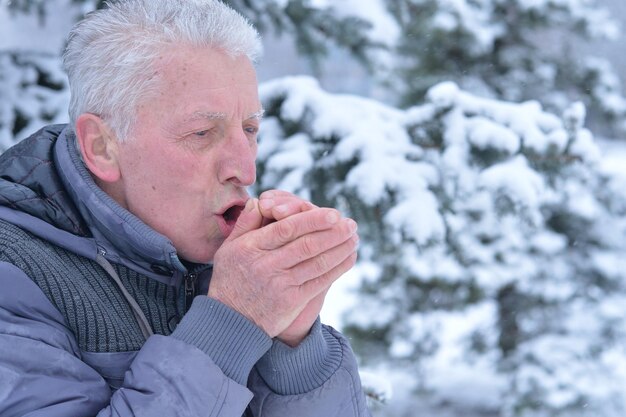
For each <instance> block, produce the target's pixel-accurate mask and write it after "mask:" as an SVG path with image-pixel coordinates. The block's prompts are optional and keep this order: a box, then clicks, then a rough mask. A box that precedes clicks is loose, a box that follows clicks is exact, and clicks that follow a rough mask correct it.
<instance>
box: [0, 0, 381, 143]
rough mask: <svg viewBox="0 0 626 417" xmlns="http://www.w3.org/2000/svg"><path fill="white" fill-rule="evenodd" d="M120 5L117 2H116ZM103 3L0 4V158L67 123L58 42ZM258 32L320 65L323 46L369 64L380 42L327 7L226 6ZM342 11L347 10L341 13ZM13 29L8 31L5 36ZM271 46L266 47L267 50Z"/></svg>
mask: <svg viewBox="0 0 626 417" xmlns="http://www.w3.org/2000/svg"><path fill="white" fill-rule="evenodd" d="M118 1H123V0H118ZM104 3H105V1H104V0H46V1H43V0H12V1H9V2H0V26H3V27H4V28H5V31H7V32H8V35H9V37H10V38H9V39H8V40H6V41H5V42H3V43H0V98H2V108H0V152H1V151H2V150H4V149H6V148H7V147H8V146H10V145H11V144H13V143H15V141H16V140H21V139H23V138H24V137H25V136H26V135H28V134H30V133H32V131H33V129H34V127H37V126H41V125H43V124H46V123H50V122H61V121H66V120H67V117H66V116H65V115H66V113H67V102H68V99H67V95H68V91H67V85H66V81H65V75H64V74H63V72H62V71H61V69H60V68H61V64H60V60H61V53H62V49H63V47H64V39H65V37H66V36H67V33H68V32H69V30H70V28H71V26H72V25H73V24H74V22H76V21H77V20H78V19H79V18H80V17H81V16H82V15H84V14H85V13H87V12H89V11H92V10H95V9H98V8H101V7H104ZM225 3H227V4H229V5H230V6H231V7H233V8H234V9H236V10H238V11H239V12H241V13H242V14H243V15H245V16H246V17H247V18H248V19H249V20H250V21H251V22H252V23H253V24H254V25H255V26H256V27H257V28H259V30H260V31H261V32H269V33H275V34H278V35H284V36H288V37H291V38H293V40H294V44H295V45H296V47H297V49H298V50H299V52H300V53H301V54H303V55H305V56H307V57H308V58H310V60H311V63H312V64H313V65H314V66H318V65H319V64H320V63H321V61H322V60H323V59H324V57H325V56H326V55H327V53H328V50H329V48H331V47H340V48H346V49H347V50H349V51H350V52H351V53H352V54H353V55H354V56H355V57H356V58H357V59H358V60H359V61H360V62H361V63H362V64H364V65H365V66H368V65H369V64H368V63H369V62H371V60H372V58H371V53H372V52H373V51H377V50H381V49H382V43H381V42H380V41H379V40H377V38H376V37H375V36H369V32H370V29H371V28H372V24H371V23H370V22H368V21H367V20H365V19H363V18H360V17H357V16H355V15H354V14H353V13H350V12H349V11H347V10H344V11H341V10H339V9H338V8H336V7H334V6H333V5H332V4H331V3H325V2H316V3H313V2H311V1H308V0H267V1H263V2H251V1H244V0H225ZM344 9H346V8H345V7H344ZM10 30H12V31H10ZM269 47H271V45H270V46H269Z"/></svg>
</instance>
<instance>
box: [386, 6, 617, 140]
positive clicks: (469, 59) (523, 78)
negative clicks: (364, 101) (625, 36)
mask: <svg viewBox="0 0 626 417" xmlns="http://www.w3.org/2000/svg"><path fill="white" fill-rule="evenodd" d="M387 3H388V7H389V10H390V13H391V14H392V15H393V16H394V17H395V20H396V22H397V24H398V26H399V27H400V32H401V34H400V37H399V41H398V50H397V52H396V54H395V56H396V57H397V63H398V65H397V69H398V74H399V78H398V79H400V80H401V81H400V82H399V83H396V84H397V85H396V88H397V91H399V92H401V93H402V94H403V96H404V104H407V105H412V104H414V103H416V102H419V101H421V100H422V99H423V97H424V93H425V92H426V91H427V90H428V89H429V88H430V87H431V86H433V85H434V84H436V83H438V82H441V81H447V80H452V81H455V82H456V83H457V84H458V85H460V86H461V87H462V88H463V89H464V90H466V91H472V92H474V93H477V94H480V95H482V96H490V97H494V98H499V99H503V100H507V101H523V100H529V99H535V100H539V101H540V102H541V103H542V104H543V105H544V106H545V107H546V108H548V109H550V110H553V111H554V110H556V111H558V112H560V111H562V110H563V109H564V108H566V107H567V105H568V103H570V102H572V101H576V100H581V101H583V102H584V103H585V105H586V106H587V107H588V108H589V110H590V111H593V112H594V113H597V114H598V116H600V118H601V120H603V121H604V123H605V125H606V121H607V120H608V121H609V122H611V123H612V126H613V127H614V130H613V132H611V133H614V132H615V131H618V132H623V131H624V130H625V129H626V99H625V98H624V95H623V90H622V86H621V85H620V82H619V79H618V77H617V76H616V74H615V71H614V70H613V68H612V66H611V65H610V63H609V62H608V61H606V60H603V59H600V58H594V57H591V56H581V53H580V48H576V45H577V44H579V43H581V41H590V40H596V41H598V40H605V39H614V38H615V37H616V35H617V34H618V33H619V28H618V26H617V24H616V22H615V21H614V20H612V18H611V16H610V15H609V12H608V10H607V9H605V8H603V7H601V5H600V3H601V2H599V1H597V0H572V1H553V0H537V1H527V0H478V1H477V0H460V1H448V0H445V1H441V0H398V1H396V0H388V1H387ZM398 79H396V78H392V79H391V80H392V82H395V81H397V80H398ZM616 129H617V130H616ZM608 132H610V130H607V132H605V133H608Z"/></svg>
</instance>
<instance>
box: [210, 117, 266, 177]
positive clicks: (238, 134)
mask: <svg viewBox="0 0 626 417" xmlns="http://www.w3.org/2000/svg"><path fill="white" fill-rule="evenodd" d="M256 151H257V143H256V138H254V139H252V138H250V137H248V136H247V135H246V132H244V130H243V129H242V128H241V127H238V128H232V129H230V132H229V135H228V140H226V141H225V142H224V149H223V158H221V159H220V167H219V171H218V179H219V181H220V182H221V183H223V184H225V183H227V182H230V183H232V184H235V185H238V186H242V187H247V186H250V185H252V184H254V182H255V181H256Z"/></svg>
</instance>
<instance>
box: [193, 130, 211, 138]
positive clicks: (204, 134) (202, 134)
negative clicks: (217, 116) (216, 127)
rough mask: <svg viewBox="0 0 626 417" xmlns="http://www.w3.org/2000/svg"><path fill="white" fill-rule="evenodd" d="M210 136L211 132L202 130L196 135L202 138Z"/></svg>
mask: <svg viewBox="0 0 626 417" xmlns="http://www.w3.org/2000/svg"><path fill="white" fill-rule="evenodd" d="M208 134H209V130H200V131H198V132H195V133H194V135H195V136H200V137H203V136H207V135H208Z"/></svg>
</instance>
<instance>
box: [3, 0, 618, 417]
mask: <svg viewBox="0 0 626 417" xmlns="http://www.w3.org/2000/svg"><path fill="white" fill-rule="evenodd" d="M120 1H124V0H120ZM226 3H228V4H230V5H231V6H232V7H233V8H235V9H236V10H238V11H240V12H241V13H242V14H244V15H245V16H247V17H248V18H249V19H250V21H251V22H252V23H253V24H254V25H255V26H256V27H257V28H258V29H259V30H260V31H261V33H262V35H263V39H264V46H265V55H264V58H263V59H262V61H261V62H260V63H259V65H258V74H259V80H260V96H261V99H262V101H263V104H264V107H265V108H266V118H265V120H264V122H263V125H262V130H261V133H260V137H259V163H258V184H257V186H256V187H255V188H254V189H253V190H251V192H253V193H258V192H261V191H262V190H264V189H268V188H281V189H285V190H288V191H292V192H294V193H297V194H299V195H301V196H302V197H304V198H308V199H311V200H312V201H313V202H315V203H316V204H320V205H329V206H334V207H338V208H339V209H341V210H342V211H344V212H345V213H346V214H347V215H349V216H352V217H353V218H355V219H356V220H357V221H358V223H359V230H360V235H361V247H360V253H359V262H358V264H357V266H356V267H355V268H354V270H353V271H351V272H350V273H348V274H346V276H345V277H343V278H342V279H341V280H340V281H339V282H338V283H337V284H336V285H335V287H334V288H333V290H332V291H331V293H330V294H329V296H328V299H327V302H326V304H325V307H324V310H323V312H322V317H323V319H324V320H325V321H326V322H329V323H330V324H332V325H333V326H335V327H338V328H340V329H341V330H342V331H344V332H345V333H346V334H347V335H348V336H349V337H350V339H351V342H352V345H353V347H354V350H355V352H356V354H357V356H358V358H359V360H360V361H361V369H362V370H363V381H364V385H365V389H366V391H367V392H368V394H369V397H370V400H371V407H372V409H373V412H374V415H375V416H389V417H391V416H393V417H404V416H406V417H408V416H415V417H422V416H432V415H437V416H439V417H442V416H443V417H446V416H449V417H457V416H459V417H460V416H463V417H472V416H498V417H521V416H524V417H543V416H546V417H547V416H551V417H552V416H568V417H571V416H574V417H577V416H593V417H618V416H619V417H623V416H624V415H626V395H625V391H624V388H623V387H624V386H626V342H625V341H626V307H625V306H626V256H625V254H626V240H625V239H624V238H625V237H626V217H625V214H626V163H625V161H626V150H624V149H625V147H626V95H625V94H626V90H625V89H624V85H626V84H625V83H626V57H625V56H626V54H624V52H623V48H624V47H625V45H626V42H625V41H626V2H624V1H623V0H335V1H331V0H256V1H252V0H230V1H226ZM100 7H103V2H102V1H98V0H46V1H44V0H0V152H1V151H3V150H5V149H7V148H8V147H10V146H11V145H12V144H14V143H16V142H17V141H19V140H21V139H23V138H25V137H27V136H28V135H29V134H31V133H33V132H35V131H36V130H37V129H39V128H40V127H41V126H43V125H45V124H49V123H64V122H66V121H67V104H68V101H69V97H68V90H67V80H66V78H65V75H64V73H63V70H62V68H61V59H60V57H61V53H62V50H63V46H64V43H65V39H66V37H67V33H68V32H69V30H70V28H71V26H72V25H73V23H74V22H76V21H77V20H78V19H80V17H81V16H83V15H84V14H85V13H87V12H90V11H92V10H95V9H97V8H100Z"/></svg>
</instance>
